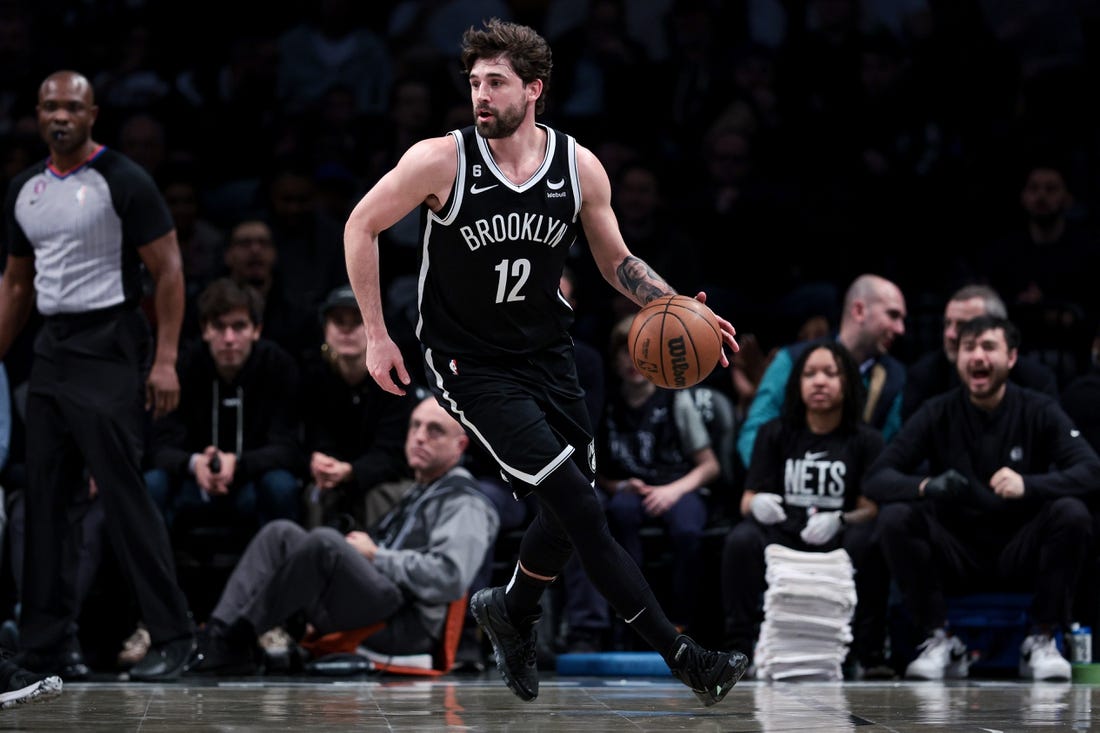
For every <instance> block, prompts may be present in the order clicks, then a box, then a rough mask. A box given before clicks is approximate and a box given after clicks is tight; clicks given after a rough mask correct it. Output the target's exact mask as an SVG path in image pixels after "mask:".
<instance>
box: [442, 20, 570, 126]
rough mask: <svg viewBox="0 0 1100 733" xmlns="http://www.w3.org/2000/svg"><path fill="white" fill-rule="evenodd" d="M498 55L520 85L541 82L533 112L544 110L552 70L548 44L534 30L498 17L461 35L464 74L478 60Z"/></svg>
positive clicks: (461, 56)
mask: <svg viewBox="0 0 1100 733" xmlns="http://www.w3.org/2000/svg"><path fill="white" fill-rule="evenodd" d="M498 56H504V57H505V58H507V59H508V61H509V62H510V63H511V64H512V69H513V70H514V71H515V72H516V76H518V77H519V78H520V80H521V81H522V82H523V83H524V84H530V83H531V82H533V81H534V80H535V79H540V80H542V95H541V96H540V97H539V99H538V101H537V102H536V103H535V112H536V113H539V114H541V113H542V111H543V110H544V109H545V108H546V92H547V90H548V89H549V88H550V71H551V69H553V67H554V61H553V55H552V54H551V52H550V44H549V43H547V42H546V39H545V38H543V37H542V36H540V35H539V34H538V32H536V31H535V29H533V28H530V27H528V26H525V25H519V24H518V23H508V22H506V21H503V20H500V19H499V18H490V19H489V20H487V21H485V22H484V23H483V25H482V27H481V28H480V29H479V28H474V27H473V26H471V27H470V28H467V29H466V32H465V33H463V34H462V53H461V55H460V58H461V60H462V68H463V70H465V72H466V73H467V74H469V73H470V69H472V68H473V66H474V63H475V62H476V61H477V60H478V59H493V58H496V57H498Z"/></svg>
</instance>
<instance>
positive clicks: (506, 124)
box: [474, 104, 527, 140]
mask: <svg viewBox="0 0 1100 733" xmlns="http://www.w3.org/2000/svg"><path fill="white" fill-rule="evenodd" d="M526 114H527V107H526V106H525V105H522V104H518V105H516V106H514V107H507V108H505V109H502V110H496V114H494V115H493V117H492V119H490V120H488V121H485V122H483V121H481V120H478V119H477V118H476V117H475V118H474V120H475V124H476V125H477V131H478V132H480V133H481V136H482V137H484V138H488V139H490V140H495V139H499V138H502V137H508V136H509V135H511V134H512V133H514V132H515V131H516V130H518V129H519V126H520V124H522V123H523V118H524V116H525V115H526Z"/></svg>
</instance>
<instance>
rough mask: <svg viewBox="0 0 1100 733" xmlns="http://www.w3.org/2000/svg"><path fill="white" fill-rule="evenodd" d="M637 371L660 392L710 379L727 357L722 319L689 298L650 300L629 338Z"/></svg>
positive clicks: (676, 297) (677, 297) (638, 316)
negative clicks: (724, 356) (660, 390)
mask: <svg viewBox="0 0 1100 733" xmlns="http://www.w3.org/2000/svg"><path fill="white" fill-rule="evenodd" d="M626 343H627V346H628V347H629V349H630V356H631V358H632V359H633V360H634V366H635V367H637V369H638V371H639V372H641V373H642V374H644V375H645V376H646V378H647V379H649V381H651V382H653V383H654V384H656V385H657V386H658V387H664V388H666V389H684V388H686V387H691V386H693V385H696V384H698V383H699V382H701V381H703V380H704V379H706V377H707V375H708V374H710V373H711V371H713V370H714V367H715V365H716V364H717V363H718V359H719V358H720V357H721V355H722V329H721V327H720V326H719V325H718V318H717V317H716V316H715V315H714V312H713V311H711V309H710V308H708V307H707V306H706V305H704V304H703V303H700V302H699V301H698V300H696V299H695V298H689V297H688V296H686V295H666V296H665V297H663V298H658V299H656V300H653V301H650V302H649V303H647V304H646V306H645V307H644V308H642V309H641V310H640V311H638V313H637V315H635V316H634V322H633V323H632V324H631V325H630V333H629V334H628V335H627V341H626Z"/></svg>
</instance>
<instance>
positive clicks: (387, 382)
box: [367, 335, 412, 395]
mask: <svg viewBox="0 0 1100 733" xmlns="http://www.w3.org/2000/svg"><path fill="white" fill-rule="evenodd" d="M367 371H369V372H370V375H371V378H372V379H374V381H375V382H377V383H378V386H379V387H381V388H382V389H384V390H386V391H387V392H390V393H392V394H396V395H403V394H405V390H404V389H403V387H407V386H409V384H410V383H411V382H412V380H411V379H409V372H408V370H406V369H405V360H404V359H403V358H401V350H400V349H398V348H397V344H395V343H394V342H393V339H391V338H390V337H389V336H388V335H386V336H384V337H383V338H378V339H372V340H370V341H369V342H368V344H367ZM394 374H396V375H397V381H396V382H395V381H394V379H393V376H394Z"/></svg>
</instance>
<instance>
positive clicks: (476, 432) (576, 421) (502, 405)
mask: <svg viewBox="0 0 1100 733" xmlns="http://www.w3.org/2000/svg"><path fill="white" fill-rule="evenodd" d="M424 357H425V363H426V365H427V370H428V375H429V378H431V379H432V380H433V383H434V384H435V386H436V388H437V390H436V391H437V394H442V402H443V404H444V406H446V407H447V409H449V410H450V411H451V413H452V414H454V416H455V417H456V418H457V419H458V421H459V422H460V423H462V425H463V426H464V427H465V428H466V430H467V432H468V433H469V434H470V437H471V439H472V440H476V441H478V442H480V443H481V444H482V446H484V447H485V449H486V451H488V453H489V455H490V456H492V457H493V459H494V460H495V461H496V462H497V464H498V465H499V466H500V469H501V473H502V474H503V475H504V476H505V478H507V479H508V480H509V482H510V483H511V484H512V487H513V490H514V491H515V493H516V494H517V496H523V495H525V494H526V493H528V492H527V490H524V488H523V487H521V486H518V485H517V482H518V483H521V484H528V485H531V486H537V485H538V484H539V483H540V482H541V481H542V480H543V479H544V478H546V477H547V476H548V475H550V474H551V473H552V472H553V471H554V470H555V469H556V468H558V467H559V466H561V465H562V464H563V463H564V462H565V461H567V460H570V459H572V460H573V461H574V462H575V463H576V464H577V466H578V467H580V469H581V471H582V472H583V473H584V475H585V476H587V477H588V478H589V480H593V479H594V477H595V474H596V457H595V445H594V442H593V440H592V427H591V424H590V421H589V418H588V410H587V409H586V408H585V403H584V392H583V390H582V389H581V387H580V384H579V382H578V381H577V370H576V365H575V363H574V361H573V348H572V344H569V343H566V344H562V345H561V346H560V347H555V348H552V349H547V350H544V351H541V352H539V353H538V354H535V355H532V356H528V357H513V358H507V359H499V358H495V359H492V360H479V359H476V358H471V357H469V356H461V357H452V356H448V355H445V354H440V353H438V352H435V351H433V350H432V349H426V350H425V353H424Z"/></svg>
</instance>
